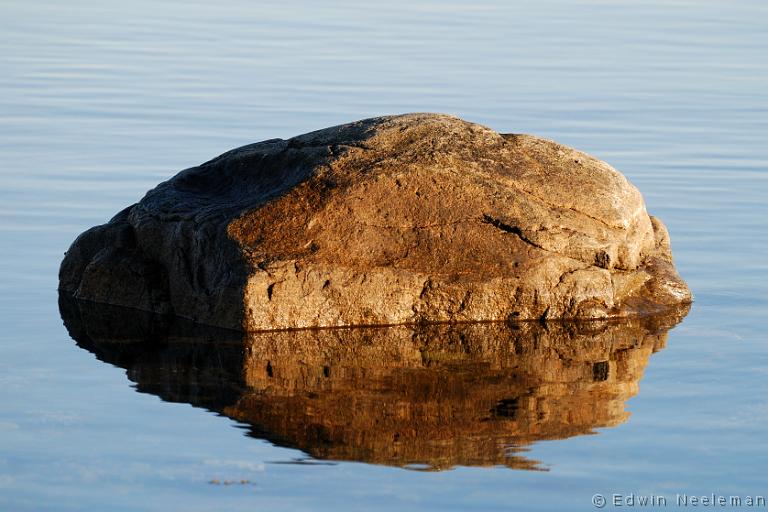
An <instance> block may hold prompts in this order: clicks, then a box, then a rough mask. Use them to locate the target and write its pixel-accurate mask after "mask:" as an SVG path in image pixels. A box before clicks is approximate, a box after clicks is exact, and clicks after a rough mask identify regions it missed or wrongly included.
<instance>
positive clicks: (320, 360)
mask: <svg viewBox="0 0 768 512" xmlns="http://www.w3.org/2000/svg"><path fill="white" fill-rule="evenodd" d="M60 306H61V312H62V316H63V318H64V322H65V324H66V326H67V328H68V329H69V332H70V334H71V335H72V337H73V338H74V339H75V340H76V342H77V343H78V345H79V346H81V347H83V348H85V349H87V350H89V351H91V352H93V353H94V354H95V355H96V357H98V358H99V359H100V360H102V361H105V362H108V363H111V364H115V365H118V366H121V367H123V368H126V369H127V374H128V378H129V379H130V380H132V381H134V382H135V383H136V384H137V389H138V390H139V391H141V392H146V393H152V394H155V395H157V396H159V397H160V398H162V399H163V400H167V401H172V402H188V403H190V404H192V405H194V406H198V407H204V408H207V409H210V410H212V411H216V412H219V413H222V414H224V415H226V416H228V417H230V418H233V419H235V420H237V421H240V422H243V423H246V424H248V425H249V426H250V435H252V436H254V437H257V438H263V439H267V440H269V441H271V442H272V443H275V444H277V445H280V446H286V447H291V448H298V449H300V450H302V451H304V452H306V453H307V454H309V455H310V456H312V457H314V458H318V459H330V460H352V461H362V462H369V463H376V464H390V465H397V466H411V467H422V468H429V469H444V468H450V467H453V466H456V465H469V466H477V465H506V466H509V467H513V468H521V469H541V465H540V464H539V463H538V462H537V461H533V460H530V459H527V458H525V457H524V455H523V454H522V452H524V451H525V447H526V445H529V444H531V443H533V442H535V441H540V440H546V439H563V438H567V437H571V436H576V435H581V434H588V433H592V432H593V431H594V429H595V428H598V427H609V426H614V425H618V424H620V423H622V422H624V421H626V419H627V418H628V416H629V413H628V412H627V411H625V409H624V404H625V401H626V400H627V399H628V398H630V397H631V396H633V395H634V394H636V393H637V391H638V382H639V380H640V378H641V377H642V373H643V370H644V368H645V365H646V364H647V362H648V357H649V356H650V355H651V354H652V353H653V352H655V351H657V350H659V349H661V348H663V347H664V343H665V339H666V333H667V331H668V330H669V329H670V328H671V327H672V326H674V325H675V324H676V323H677V322H678V321H679V320H680V319H681V318H682V316H683V315H684V314H685V312H686V310H683V311H678V312H676V313H674V314H669V315H665V316H657V317H649V318H644V319H634V320H626V321H622V322H620V323H617V322H611V323H607V322H589V323H580V324H562V323H552V324H549V323H548V324H546V325H543V324H540V323H521V324H516V325H506V324H498V323H496V324H488V323H486V324H456V325H429V326H419V327H414V326H396V327H379V328H354V329H329V330H301V331H282V332H262V333H250V334H247V335H243V334H242V333H237V332H234V331H223V330H214V329H210V328H205V327H201V326H199V325H194V324H191V323H186V322H183V321H181V320H178V319H173V320H169V319H167V318H165V319H164V318H158V317H153V316H152V315H149V314H146V313H142V312H138V311H134V310H128V309H123V308H116V307H111V306H103V305H97V304H92V303H85V302H75V301H71V300H68V299H64V298H62V300H61V301H60Z"/></svg>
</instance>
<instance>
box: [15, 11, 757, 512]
mask: <svg viewBox="0 0 768 512" xmlns="http://www.w3.org/2000/svg"><path fill="white" fill-rule="evenodd" d="M766 55H768V4H766V3H765V2H759V1H757V0H753V1H749V0H745V1H734V2H718V1H707V0H702V1H686V0H672V1H658V0H652V1H642V2H641V1H626V2H608V1H585V2H571V1H567V0H540V1H536V2H528V1H520V2H503V1H497V2H494V1H487V0H479V1H475V2H456V1H436V0H433V1H427V2H405V1H402V0H392V1H389V2H386V3H377V4H375V5H374V4H370V5H366V4H364V3H362V2H347V1H345V2H329V3H327V5H321V3H320V2H309V1H307V0H304V1H295V0H287V1H284V2H280V3H277V4H268V5H257V4H256V3H253V2H246V1H243V0H236V1H232V2H227V1H225V2H214V3H209V2H200V1H197V0H192V1H184V2H181V1H167V2H162V3H157V2H149V1H146V0H136V1H133V2H115V1H111V0H110V1H101V2H96V1H92V0H90V1H89V0H73V1H70V2H54V1H51V0H41V1H36V2H30V1H18V0H5V1H3V2H2V6H0V69H2V72H0V156H1V157H2V163H1V164H0V173H1V174H0V184H1V185H2V186H1V187H0V243H1V244H2V245H1V246H0V249H2V250H0V510H10V511H26V510H57V511H58V510H131V511H133V510H185V511H195V510H249V511H250V510H290V511H294V510H390V509H397V510H422V509H434V510H472V509H482V510H513V509H515V510H516V509H524V510H557V509H573V510H593V509H594V508H593V505H592V502H591V500H592V497H593V495H595V494H596V493H600V494H603V495H605V496H607V497H609V500H611V499H612V498H611V495H612V494H614V493H621V494H629V493H634V494H636V495H645V496H651V495H654V496H665V497H667V498H668V499H669V501H670V507H671V506H672V505H674V503H675V496H676V495H677V494H678V493H687V494H689V495H691V494H693V495H710V494H712V493H715V494H717V495H726V496H727V495H739V496H744V497H746V496H755V495H763V496H766V495H768V480H767V479H766V472H768V427H766V425H767V424H768V336H766V334H765V321H766V317H767V316H768V315H767V314H766V313H768V236H767V235H768V58H766ZM412 111H430V112H433V111H434V112H446V113H450V114H454V115H457V116H459V117H462V118H465V119H467V120H470V121H474V122H478V123H481V124H485V125H488V126H490V127H491V128H493V129H496V130H497V131H501V132H516V133H533V134H537V135H540V136H544V137H547V138H551V139H555V140H557V141H559V142H562V143H564V144H568V145H571V146H574V147H576V148H579V149H581V150H584V151H587V152H589V153H591V154H593V155H595V156H597V157H598V158H601V159H604V160H606V161H608V162H609V163H611V164H612V165H613V166H614V167H616V168H617V169H619V170H620V171H622V172H623V173H624V174H625V175H626V176H627V177H628V178H629V179H630V180H631V181H632V182H633V183H634V184H635V185H636V186H637V187H638V188H639V189H640V190H641V192H642V193H643V194H644V196H645V199H646V201H647V204H648V210H649V211H650V212H651V213H652V214H654V215H657V216H659V217H660V218H661V219H662V220H663V221H664V223H665V224H666V225H667V227H668V228H669V231H670V233H671V237H672V248H673V252H674V255H675V258H676V264H677V267H678V270H679V271H680V273H681V275H682V276H683V278H684V279H686V280H687V282H688V284H689V285H690V287H691V288H692V290H693V292H694V295H695V303H694V305H693V307H692V309H691V311H690V313H689V314H688V316H687V317H686V318H685V319H684V320H683V321H682V323H680V324H679V325H677V326H676V327H674V328H673V329H672V330H671V331H670V332H669V334H668V337H667V338H666V340H665V341H664V342H659V343H658V344H657V345H654V347H653V350H652V351H653V353H652V354H650V352H651V350H649V351H648V353H647V354H645V353H644V355H642V357H639V359H638V361H639V362H637V364H636V365H635V366H634V367H633V372H634V373H633V374H632V376H631V379H630V381H631V382H629V385H630V388H631V389H623V388H622V389H623V391H621V392H620V393H618V392H617V393H618V394H617V395H616V396H618V398H616V397H615V396H614V397H613V398H610V400H613V401H612V402H611V403H610V404H608V405H606V403H607V402H600V400H603V398H598V399H596V400H597V402H596V403H595V404H593V405H590V402H589V401H588V400H587V401H586V402H584V401H583V400H582V398H580V396H581V395H578V393H579V392H580V391H572V392H571V391H570V389H571V388H568V387H567V382H566V385H565V387H564V388H563V387H562V386H561V389H560V390H559V391H558V393H560V394H559V395H558V396H561V397H565V398H563V399H561V400H559V402H557V403H558V404H560V405H562V407H563V408H564V409H563V410H559V411H554V412H553V414H556V415H557V414H560V415H565V417H568V415H569V414H570V412H569V410H568V407H571V406H574V405H573V404H576V405H578V404H581V407H582V409H584V408H586V409H587V410H588V411H593V412H594V411H597V410H598V409H599V407H602V406H605V407H607V409H606V410H607V411H608V412H607V413H606V414H608V417H601V418H597V419H595V418H593V419H589V418H587V419H585V420H584V421H583V425H582V427H583V428H581V429H574V430H573V431H569V432H566V431H562V432H561V433H560V434H558V435H553V436H549V438H548V437H547V436H546V435H542V436H539V437H536V436H533V437H532V438H530V439H529V441H530V442H526V443H523V444H522V445H521V446H519V447H517V448H516V449H515V451H514V457H519V458H515V459H514V460H515V461H517V462H515V463H511V464H507V463H505V461H504V460H501V461H500V460H497V459H493V458H492V457H490V456H484V455H483V453H486V452H477V453H479V455H478V456H477V457H475V458H469V457H460V456H456V453H454V452H451V453H452V454H453V455H452V457H453V458H451V457H448V458H447V459H445V458H444V459H441V460H447V461H448V463H447V464H445V465H440V464H432V465H431V466H430V465H429V464H427V465H419V464H412V462H415V461H417V460H418V458H419V456H418V454H417V455H416V456H414V457H412V458H411V459H415V460H411V459H407V460H406V459H403V458H398V457H394V458H392V457H390V458H386V457H384V456H383V455H382V456H378V455H377V454H373V455H371V454H370V453H367V455H366V454H365V453H362V452H361V451H359V450H358V451H354V450H352V449H351V448H355V447H356V446H357V445H355V443H356V442H360V443H363V441H359V439H358V440H356V439H357V438H355V436H354V435H353V434H355V432H357V433H358V434H360V436H358V437H360V438H362V437H364V436H363V435H362V434H361V433H360V431H354V432H352V434H349V435H348V436H347V437H345V438H344V439H346V440H347V441H346V442H347V444H344V443H341V444H338V445H336V446H331V447H330V448H328V449H321V448H322V447H320V446H318V445H317V442H315V443H314V444H313V442H312V439H311V436H310V437H307V436H305V437H304V438H302V440H301V442H299V441H297V439H298V437H300V436H299V434H295V433H293V434H291V433H290V432H288V431H287V430H286V427H284V426H283V427H280V426H279V425H277V424H275V425H271V424H270V425H271V426H270V425H266V426H265V425H264V424H260V426H259V425H257V426H256V427H254V426H253V423H254V422H253V421H251V422H250V423H249V422H248V415H247V414H244V415H238V414H236V413H233V412H232V410H231V408H228V409H225V408H217V407H214V406H211V405H210V400H208V399H207V398H206V397H202V398H201V397H200V396H197V395H195V396H193V395H194V393H193V392H192V391H190V390H187V391H186V394H185V395H184V396H183V397H181V398H179V397H180V395H179V394H178V393H177V394H176V395H174V394H173V393H168V392H163V391H158V389H160V388H162V386H160V385H159V384H157V385H155V384H156V381H157V380H158V379H160V380H162V378H163V375H167V376H168V382H167V383H166V386H165V388H163V389H165V390H166V391H167V389H169V388H172V387H173V386H174V385H175V384H174V382H175V381H174V379H177V380H178V379H179V378H180V377H179V376H178V375H176V372H191V370H190V369H189V367H183V368H179V367H174V366H172V365H171V366H163V367H162V368H161V369H162V370H163V371H165V372H166V373H161V375H159V376H158V375H155V377H154V380H153V377H152V375H149V376H147V375H148V373H151V372H150V370H151V369H152V368H154V367H153V366H152V365H153V364H155V362H153V361H150V362H149V363H147V365H148V366H146V368H148V369H147V371H145V372H143V371H142V368H145V367H142V366H140V365H141V364H142V362H141V361H138V362H137V359H136V358H137V357H140V356H136V357H134V358H128V359H130V360H129V361H127V362H126V358H125V357H122V356H121V357H122V358H121V357H117V356H115V357H110V356H104V355H103V354H102V355H101V356H100V359H103V360H104V361H106V362H103V361H102V360H100V359H97V357H95V356H94V354H93V353H92V352H91V351H89V350H84V349H83V348H80V347H79V346H78V345H77V344H76V343H75V342H74V341H73V340H72V338H71V337H70V335H69V332H68V331H67V329H66V328H65V326H64V325H63V322H62V318H61V315H60V312H59V304H58V295H57V291H56V288H57V271H58V265H59V263H60V261H61V258H62V256H63V253H64V251H65V250H66V249H67V248H68V246H69V244H70V243H71V242H72V240H73V239H74V238H75V237H76V236H77V235H78V234H79V233H80V232H82V231H83V230H85V229H87V228H88V227H90V226H93V225H95V224H100V223H102V222H105V221H106V220H108V219H109V218H110V217H111V216H112V215H113V214H114V213H116V212H117V211H119V210H121V209H122V208H124V207H125V206H127V205H129V204H131V203H133V202H135V201H137V200H138V199H139V198H140V197H141V196H142V195H143V194H144V192H145V191H146V190H148V189H149V188H151V187H153V186H154V185H155V184H156V183H158V182H159V181H161V180H163V179H166V178H167V177H169V176H171V175H172V174H174V173H175V172H177V171H179V170H181V169H183V168H186V167H190V166H193V165H197V164H199V163H201V162H203V161H206V160H208V159H209V158H211V157H213V156H215V155H218V154H220V153H223V152H224V151H226V150H228V149H230V148H233V147H236V146H240V145H244V144H247V143H251V142H254V141H259V140H263V139H269V138H273V137H290V136H293V135H296V134H300V133H304V132H307V131H310V130H314V129H318V128H323V127H326V126H331V125H334V124H340V123H343V122H347V121H351V120H355V119H360V118H365V117H371V116H375V115H382V114H394V113H403V112H412ZM649 354H650V355H649ZM587 362H588V363H592V366H591V367H590V368H592V369H593V371H594V376H598V377H599V376H600V375H602V373H603V372H604V371H605V372H607V371H608V366H605V367H603V366H601V364H602V363H600V362H599V361H587ZM108 363H112V364H108ZM597 363H599V364H597ZM530 364H531V365H532V366H531V368H532V370H531V372H529V373H531V374H535V373H536V371H538V370H540V369H541V368H540V366H541V365H542V364H544V365H546V364H547V363H546V360H544V362H543V363H542V362H541V361H540V360H539V359H536V358H533V359H531V363H530ZM136 365H139V366H138V367H137V366H136ZM126 368H128V370H127V372H126ZM193 370H194V369H193ZM542 372H543V370H542ZM184 375H188V374H187V373H185V374H184ZM590 375H592V374H590ZM185 378H186V377H185ZM190 378H193V380H194V379H198V380H194V382H192V384H190V383H189V382H187V385H188V386H192V387H194V385H195V384H196V383H199V377H194V376H193V377H190ZM147 379H149V380H147ZM182 380H183V379H182ZM565 380H566V381H567V380H568V379H565ZM408 382H409V381H407V379H406V382H405V384H404V385H406V384H408ZM561 384H562V383H561ZM410 385H412V386H418V379H416V380H414V381H413V383H411V384H410ZM590 385H591V384H590ZM531 386H533V387H534V388H536V389H537V390H539V391H536V392H537V393H538V392H540V394H541V393H543V394H544V395H546V394H547V393H550V392H551V386H550V387H547V382H544V383H543V384H542V382H541V381H536V382H534V383H533V384H531ZM537 386H538V387H537ZM545 388H546V389H545ZM201 389H203V388H202V387H201ZM542 389H545V391H541V390H542ZM579 389H581V388H579ZM203 391H205V390H204V389H203ZM298 392H302V391H301V390H299V391H297V393H298ZM288 395H291V394H290V393H288ZM619 395H620V396H619ZM291 396H292V397H294V398H295V393H294V394H293V395H291ZM313 396H314V395H313ZM537 396H538V395H537ZM569 396H570V401H569V400H568V397H569ZM600 396H603V395H600ZM174 398H175V400H174ZM268 398H270V401H269V403H268V404H267V405H269V406H270V407H273V408H279V407H283V408H284V410H292V409H290V408H291V407H292V406H291V403H292V402H290V401H289V400H287V399H286V400H283V399H280V400H277V399H275V397H268ZM310 398H311V397H310ZM545 398H546V396H545ZM515 400H517V399H515ZM605 400H608V399H607V398H606V399H605ZM256 402H258V400H256ZM265 403H266V402H265V401H264V400H262V402H258V403H256V407H255V409H253V410H254V411H256V412H258V411H260V410H263V407H266V405H265ZM522 403H523V402H519V403H518V402H517V401H508V402H504V401H501V402H499V403H497V404H496V406H495V408H494V409H493V411H496V413H498V415H500V416H505V415H507V416H509V415H510V414H512V413H515V411H517V410H518V408H521V407H522V406H521V404H522ZM569 404H571V405H569ZM584 404H587V405H584ZM342 405H343V404H338V407H336V408H333V407H329V408H327V409H324V410H323V411H322V412H323V414H334V412H333V411H339V410H342V409H343V407H342ZM300 406H301V407H304V406H305V405H295V407H300ZM367 406H368V407H369V409H370V410H372V411H374V412H375V403H373V404H371V403H369V404H367ZM574 407H576V406H574ZM276 410H277V409H276ZM520 410H522V408H521V409H520ZM304 412H305V413H306V411H304ZM286 414H287V413H286ZM307 414H308V413H307ZM307 414H305V415H304V416H302V417H303V418H304V417H306V416H307ZM595 415H597V414H595ZM558 417H562V416H558ZM331 419H332V418H331ZM354 420H355V418H354V415H353V417H352V419H350V420H349V421H350V422H351V423H350V424H349V425H347V426H348V427H349V428H352V429H354V425H352V423H354ZM577 420H578V418H577V419H576V420H573V421H577ZM302 421H303V420H302ZM302 421H299V422H298V423H295V424H293V425H292V428H293V429H294V430H296V429H298V430H301V425H303V423H302ZM281 428H282V430H281ZM553 428H554V427H553ZM458 435H459V434H456V436H458ZM456 436H454V437H453V438H450V436H449V438H446V439H444V443H443V444H441V445H440V446H437V447H435V449H434V452H433V453H436V454H437V455H441V454H442V455H445V453H443V452H441V451H440V450H442V449H443V448H444V447H445V446H449V445H450V446H454V445H456V446H464V444H462V443H464V441H466V442H467V443H470V444H471V443H472V439H470V438H471V436H469V437H468V438H467V439H460V438H457V437H456ZM494 439H495V440H496V442H498V441H499V439H498V438H494ZM326 441H327V440H326ZM452 443H453V444H452ZM385 444H386V443H385ZM512 444H513V443H512ZM512 444H510V446H512ZM377 446H378V445H377ZM441 447H443V448H441ZM346 448H350V450H346V451H345V449H346ZM385 448H386V447H385ZM371 449H373V448H371ZM501 449H502V450H501V452H499V446H496V447H495V448H494V450H495V451H494V453H495V454H496V455H498V454H499V453H502V454H503V453H504V452H503V449H504V446H501ZM491 451H493V450H491ZM462 453H463V452H462ZM379 455H381V454H379ZM384 455H386V454H384ZM396 455H397V454H396ZM442 455H441V456H442ZM510 456H512V455H510ZM425 457H426V456H425ZM401 462H406V463H407V464H400V463H401ZM424 462H427V461H424ZM518 462H519V463H518ZM403 466H405V467H403ZM425 469H441V471H426V470H425ZM420 470H421V471H420ZM225 484H227V485H225ZM612 508H616V507H614V506H613V505H612V504H611V503H610V502H609V503H608V505H607V507H606V509H612Z"/></svg>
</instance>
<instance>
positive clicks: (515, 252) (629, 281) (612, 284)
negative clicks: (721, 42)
mask: <svg viewBox="0 0 768 512" xmlns="http://www.w3.org/2000/svg"><path fill="white" fill-rule="evenodd" d="M60 290H61V291H62V292H64V293H66V294H69V295H71V296H72V297H75V298H78V299H85V300H90V301H95V302H100V303H105V304H112V305H118V306H127V307H132V308H137V309H141V310H146V311H152V312H158V313H169V314H175V315H178V316H181V317H184V318H188V319H191V320H194V321H196V322H199V323H204V324H209V325H214V326H220V327H226V328H235V329H241V330H246V331H251V330H267V329H285V328H303V327H330V326H344V325H375V324H401V323H421V322H459V321H478V320H483V321H485V320H508V319H519V320H525V319H555V318H560V319H595V318H613V317H628V316H638V315H645V314H651V313H657V312H659V311H662V310H664V309H665V308H669V307H672V306H674V305H676V304H680V303H687V302H690V301H691V293H690V290H689V289H688V287H687V286H686V284H685V283H684V282H683V281H682V279H681V278H680V277H679V276H678V274H677V272H676V270H675V268H674V265H673V262H672V256H671V250H670V246H669V234H668V233H667V230H666V228H665V227H664V225H663V224H662V223H661V221H659V220H658V219H656V218H654V217H652V216H650V215H648V213H647V212H646V208H645V203H644V201H643V198H642V196H641V194H640V192H639V191H638V190H637V188H635V187H634V186H633V185H632V184H631V183H630V182H629V181H628V180H627V179H626V178H625V177H624V176H623V175H622V174H621V173H619V172H618V171H616V170H615V169H613V168H612V167H611V166H610V165H608V164H607V163H605V162H602V161H600V160H598V159H596V158H594V157H592V156H589V155H587V154H585V153H582V152H579V151H577V150H575V149H572V148H569V147H566V146H563V145H560V144H557V143H555V142H552V141H549V140H545V139H541V138H538V137H534V136H531V135H516V134H499V133H496V132H494V131H493V130H491V129H489V128H486V127H483V126H480V125H477V124H473V123H469V122H466V121H463V120H461V119H457V118H455V117H451V116H447V115H440V114H407V115H400V116H390V117H379V118H373V119H367V120H363V121H358V122H354V123H350V124H345V125H341V126H336V127H332V128H327V129H324V130H319V131H315V132H311V133H307V134H305V135H300V136H297V137H294V138H291V139H288V140H283V139H272V140H267V141H263V142H259V143H256V144H251V145H248V146H244V147H241V148H238V149H235V150H232V151H230V152H228V153H225V154H223V155H221V156H219V157H218V158H215V159H213V160H211V161H209V162H206V163H204V164H202V165H200V166H198V167H194V168H191V169H187V170H185V171H182V172H180V173H179V174H177V175H176V176H174V177H173V178H171V179H170V180H168V181H166V182H164V183H161V184H160V185H158V186H157V187H156V188H154V189H153V190H151V191H149V192H148V193H147V194H146V195H145V197H144V198H143V199H142V200H141V201H140V202H138V203H136V204H134V205H132V206H130V207H128V208H126V209H125V210H123V211H122V212H120V213H119V214H117V215H116V216H115V217H114V218H113V219H112V220H111V221H110V222H108V223H107V224H104V225H101V226H97V227H95V228H92V229H90V230H88V231H86V232H85V233H83V234H82V235H81V236H80V237H78V238H77V240H75V242H74V243H73V244H72V247H71V248H70V249H69V251H68V252H67V254H66V256H65V258H64V261H63V262H62V265H61V270H60Z"/></svg>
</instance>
